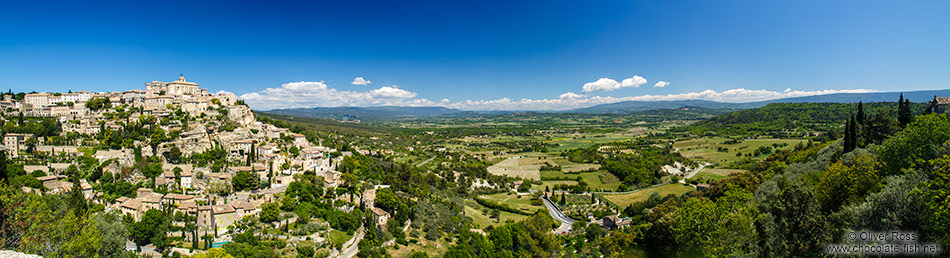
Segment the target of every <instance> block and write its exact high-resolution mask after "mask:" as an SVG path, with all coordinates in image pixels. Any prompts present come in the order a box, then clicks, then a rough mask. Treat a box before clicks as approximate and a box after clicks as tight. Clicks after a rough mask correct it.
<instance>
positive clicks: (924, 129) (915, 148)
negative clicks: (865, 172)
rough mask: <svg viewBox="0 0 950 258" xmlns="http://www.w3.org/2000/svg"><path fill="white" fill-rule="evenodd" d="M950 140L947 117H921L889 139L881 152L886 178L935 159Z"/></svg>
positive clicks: (938, 115)
mask: <svg viewBox="0 0 950 258" xmlns="http://www.w3.org/2000/svg"><path fill="white" fill-rule="evenodd" d="M948 139H950V123H948V121H947V116H946V115H945V114H930V115H924V116H920V117H917V119H916V121H914V122H913V123H910V124H909V125H908V126H907V127H906V128H904V130H902V131H900V132H897V134H895V135H894V136H892V137H891V138H888V139H887V140H885V141H884V142H883V143H882V144H881V147H880V148H878V149H877V151H876V152H877V153H876V154H877V156H878V159H879V160H880V161H881V163H882V164H881V169H880V171H881V172H883V174H884V175H895V174H899V173H901V169H905V168H906V169H910V168H915V167H919V166H920V165H925V164H920V163H919V162H923V161H927V160H931V159H935V158H937V157H938V153H939V149H940V148H941V146H943V144H944V143H946V142H947V140H948Z"/></svg>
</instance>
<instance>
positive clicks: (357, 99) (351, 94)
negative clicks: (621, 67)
mask: <svg viewBox="0 0 950 258" xmlns="http://www.w3.org/2000/svg"><path fill="white" fill-rule="evenodd" d="M607 80H609V79H607ZM614 82H615V83H616V81H614ZM867 92H875V91H874V90H866V89H853V90H818V91H801V90H792V89H785V90H783V91H772V90H749V89H743V88H738V89H730V90H724V91H715V90H704V91H699V92H686V93H678V94H666V95H640V96H628V97H611V96H597V95H587V94H578V93H574V92H567V93H564V94H561V95H558V96H557V98H551V99H529V98H522V99H512V98H500V99H494V100H472V99H467V100H462V101H456V102H452V101H450V100H449V99H440V100H438V101H433V100H429V99H426V98H416V97H417V96H418V94H416V93H415V92H411V91H408V90H404V89H401V88H399V87H398V86H396V85H393V86H385V87H380V88H378V89H374V90H370V91H345V90H337V89H334V88H332V87H329V86H328V85H327V84H326V83H324V82H323V81H319V82H312V81H302V82H291V83H285V84H283V85H281V86H280V87H274V88H267V89H264V90H261V91H257V92H251V93H246V94H243V95H241V96H240V98H241V99H244V100H245V102H247V103H248V105H250V106H251V107H252V108H254V109H259V110H267V109H277V108H301V107H339V106H387V105H391V106H414V107H423V106H440V107H448V108H456V109H461V110H567V109H574V108H583V107H589V106H594V105H600V104H607V103H615V102H621V101H672V100H711V101H719V102H732V103H739V102H753V101H763V100H772V99H780V98H791V97H803V96H813V95H824V94H834V93H867Z"/></svg>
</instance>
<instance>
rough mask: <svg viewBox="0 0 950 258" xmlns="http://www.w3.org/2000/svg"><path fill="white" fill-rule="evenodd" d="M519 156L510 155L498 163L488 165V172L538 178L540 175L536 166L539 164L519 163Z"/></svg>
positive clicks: (538, 166)
mask: <svg viewBox="0 0 950 258" xmlns="http://www.w3.org/2000/svg"><path fill="white" fill-rule="evenodd" d="M520 160H521V157H510V158H507V159H505V160H503V161H501V162H498V164H495V165H492V166H490V167H488V173H491V174H492V175H501V176H509V177H521V178H527V179H533V180H540V179H541V175H540V174H539V173H538V168H540V167H541V165H524V166H522V165H521V162H520Z"/></svg>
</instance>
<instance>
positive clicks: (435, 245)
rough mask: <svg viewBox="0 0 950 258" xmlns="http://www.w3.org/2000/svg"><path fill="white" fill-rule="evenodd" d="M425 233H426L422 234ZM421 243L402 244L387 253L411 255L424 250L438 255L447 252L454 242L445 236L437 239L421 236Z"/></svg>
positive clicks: (431, 255)
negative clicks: (447, 240)
mask: <svg viewBox="0 0 950 258" xmlns="http://www.w3.org/2000/svg"><path fill="white" fill-rule="evenodd" d="M420 235H424V234H420ZM417 240H419V243H416V244H412V243H410V244H409V245H406V246H402V247H400V248H399V249H388V250H386V253H387V254H389V255H392V257H409V255H411V254H412V253H414V252H423V253H426V254H428V255H429V257H438V256H439V254H443V253H445V251H447V250H448V249H449V246H451V245H452V243H448V242H446V241H445V239H444V238H439V239H436V240H428V239H425V238H424V237H420V238H418V239H417Z"/></svg>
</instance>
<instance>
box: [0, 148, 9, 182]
mask: <svg viewBox="0 0 950 258" xmlns="http://www.w3.org/2000/svg"><path fill="white" fill-rule="evenodd" d="M6 180H7V152H6V151H0V183H2V182H4V181H6Z"/></svg>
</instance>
